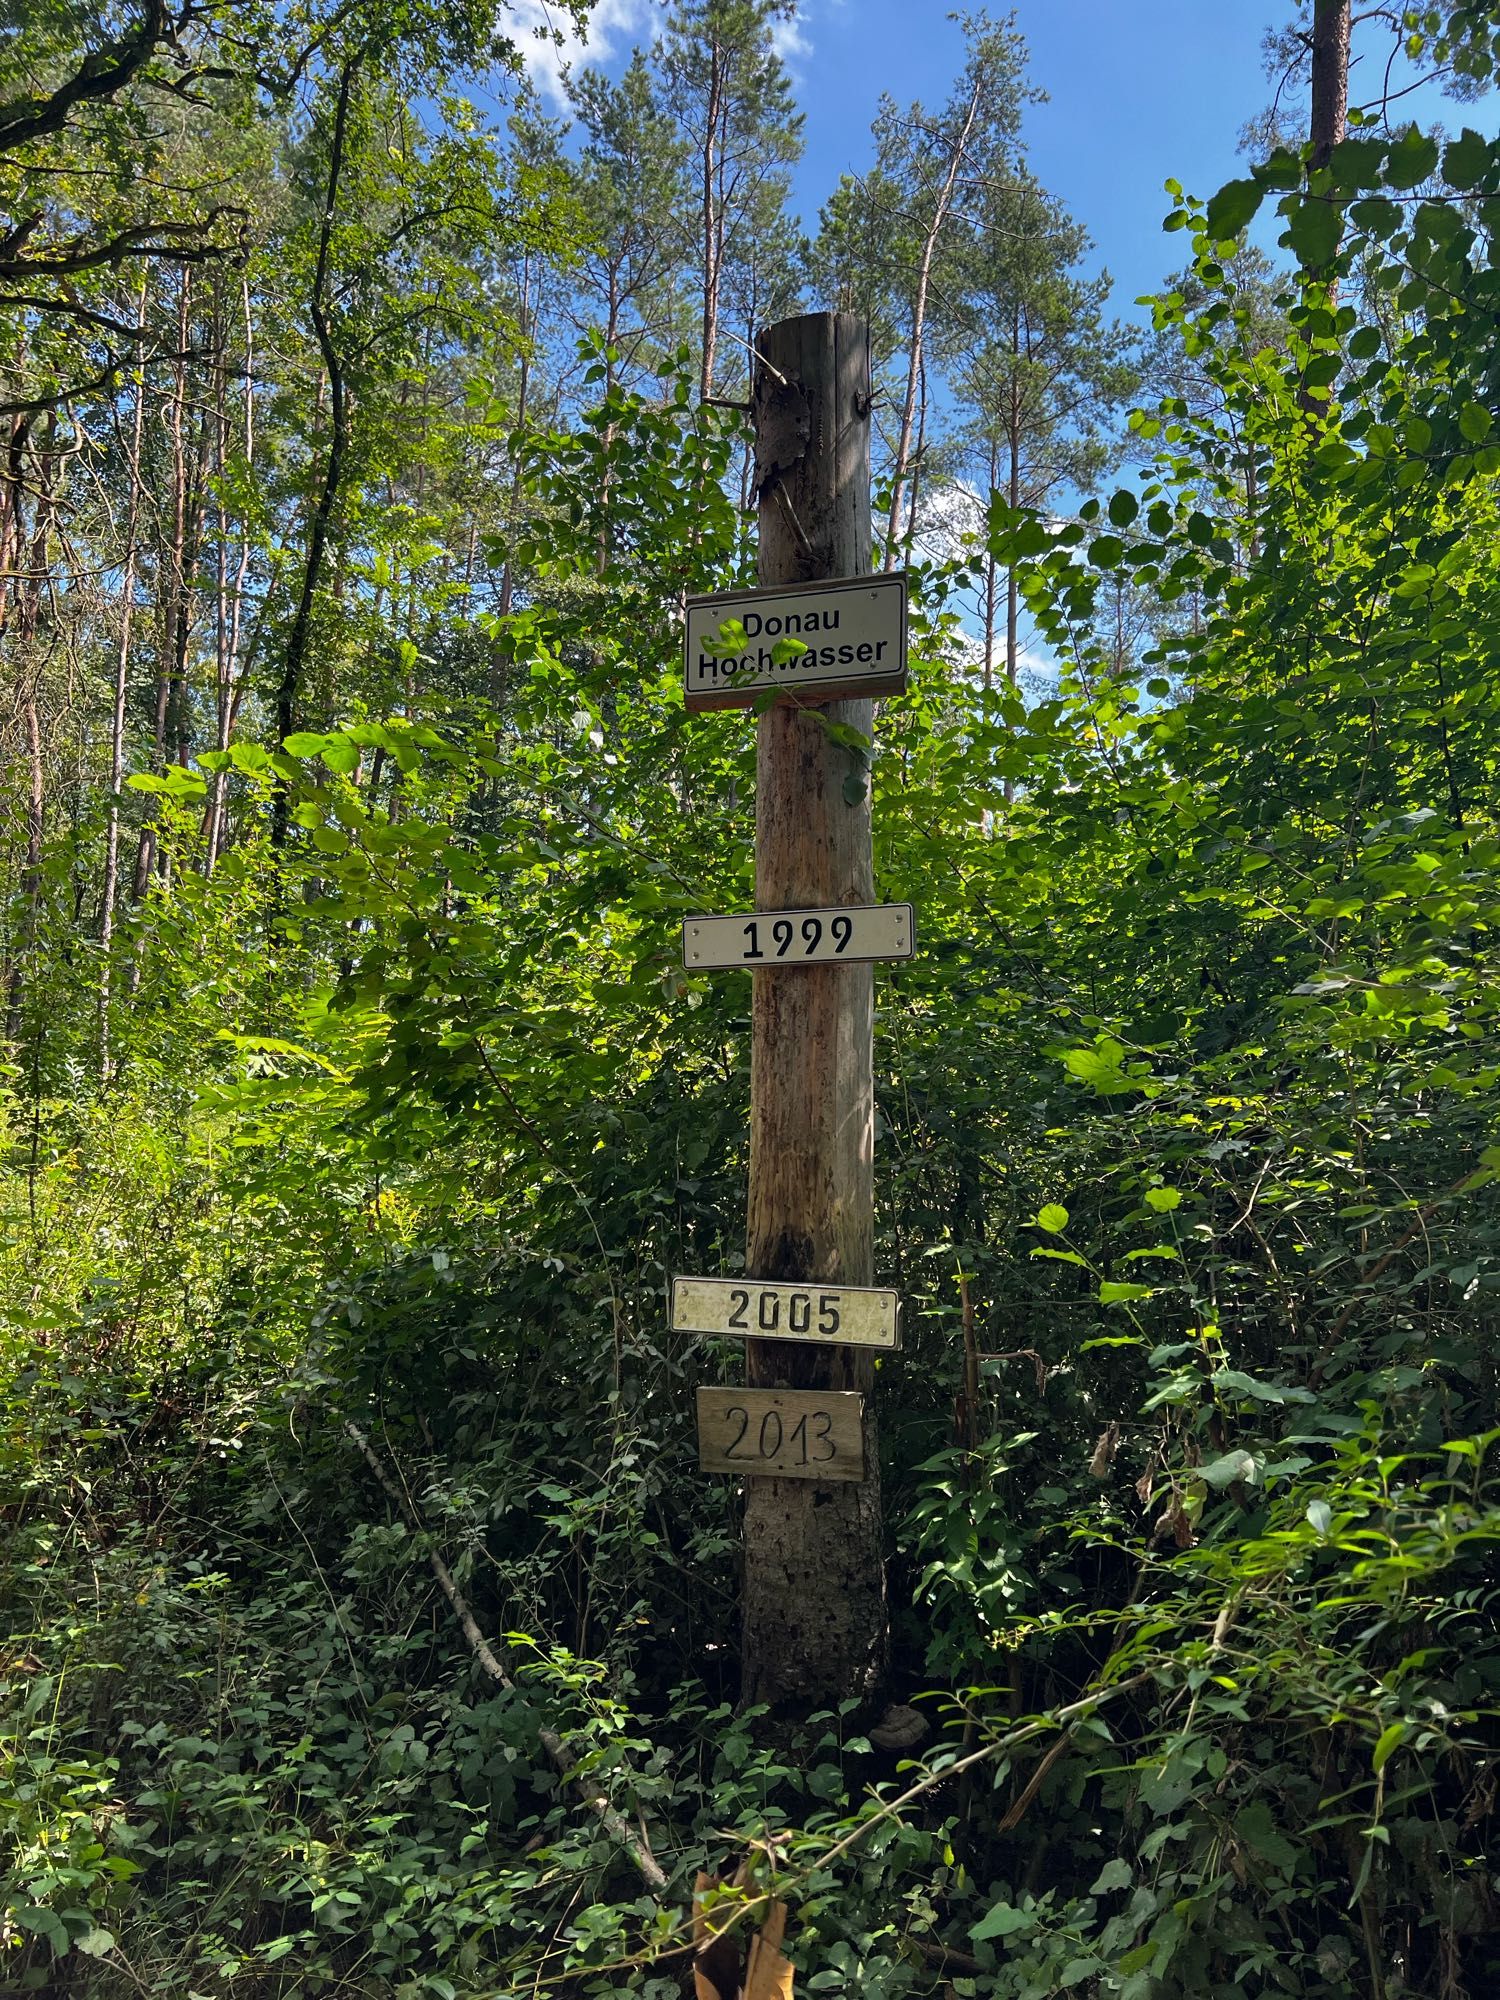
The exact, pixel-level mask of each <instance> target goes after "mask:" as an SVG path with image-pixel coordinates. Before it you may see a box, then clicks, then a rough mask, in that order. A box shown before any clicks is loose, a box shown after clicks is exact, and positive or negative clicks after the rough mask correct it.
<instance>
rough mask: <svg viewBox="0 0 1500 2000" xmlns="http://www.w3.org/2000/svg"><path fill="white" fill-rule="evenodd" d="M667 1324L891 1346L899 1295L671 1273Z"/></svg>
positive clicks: (747, 1335)
mask: <svg viewBox="0 0 1500 2000" xmlns="http://www.w3.org/2000/svg"><path fill="white" fill-rule="evenodd" d="M672 1325H673V1328H674V1329H675V1330H676V1331H677V1332H678V1333H718V1334H725V1335H728V1336H729V1337H730V1338H731V1339H734V1338H741V1337H743V1338H744V1339H746V1340H827V1341H837V1342H840V1343H841V1344H842V1345H844V1346H846V1347H885V1348H896V1347H899V1346H900V1345H901V1298H900V1294H899V1293H897V1292H884V1291H880V1290H878V1289H877V1288H876V1287H875V1286H873V1285H820V1284H816V1283H811V1282H809V1283H808V1284H805V1285H781V1284H775V1285H773V1284H771V1283H769V1282H767V1281H765V1280H762V1279H760V1278H674V1279H673V1280H672Z"/></svg>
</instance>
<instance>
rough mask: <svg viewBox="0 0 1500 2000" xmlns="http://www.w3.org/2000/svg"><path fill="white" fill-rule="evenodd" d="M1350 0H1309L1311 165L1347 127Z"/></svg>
mask: <svg viewBox="0 0 1500 2000" xmlns="http://www.w3.org/2000/svg"><path fill="white" fill-rule="evenodd" d="M1352 12H1353V0H1313V25H1312V124H1311V130H1310V132H1309V135H1308V136H1309V137H1310V138H1311V140H1312V163H1313V166H1314V167H1326V166H1327V164H1328V156H1329V154H1330V153H1331V152H1332V151H1333V149H1334V147H1335V146H1336V145H1338V143H1339V141H1340V140H1341V139H1343V138H1344V137H1345V136H1346V135H1347V133H1348V130H1349V39H1350V31H1351V20H1352Z"/></svg>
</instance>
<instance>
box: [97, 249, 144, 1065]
mask: <svg viewBox="0 0 1500 2000" xmlns="http://www.w3.org/2000/svg"><path fill="white" fill-rule="evenodd" d="M137 319H138V321H139V322H140V324H141V325H142V326H144V324H145V319H146V287H145V285H144V283H143V284H142V286H141V295H140V299H139V301H138V305H137ZM145 423H146V375H145V370H144V369H141V370H140V371H138V373H137V377H136V389H135V418H134V422H133V424H132V426H131V436H130V456H129V458H128V460H127V461H126V471H127V473H128V475H129V478H130V498H129V499H128V500H127V501H126V503H125V561H124V564H123V567H122V570H121V576H120V639H119V644H118V645H117V646H116V648H115V688H114V705H113V707H112V709H111V711H110V719H109V813H108V817H107V819H106V821H105V827H104V893H103V895H102V897H101V898H100V904H99V1074H100V1076H101V1077H102V1078H103V1080H104V1082H106V1083H108V1081H109V1079H110V1077H111V1075H112V1074H113V1071H114V1061H113V1056H112V1053H111V1050H110V1042H109V1028H110V1021H109V1003H110V995H111V990H112V987H113V979H114V967H113V965H112V964H111V962H110V961H111V956H112V952H113V948H114V936H115V904H116V902H117V900H118V898H119V890H120V787H121V786H122V785H123V784H124V782H125V709H126V701H127V697H128V695H129V691H130V637H131V628H132V625H133V623H134V620H135V571H136V556H137V553H138V551H137V549H136V533H137V529H138V527H139V524H140V508H141V439H142V436H143V434H144V431H145Z"/></svg>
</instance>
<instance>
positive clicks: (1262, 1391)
mask: <svg viewBox="0 0 1500 2000" xmlns="http://www.w3.org/2000/svg"><path fill="white" fill-rule="evenodd" d="M1212 1381H1213V1386H1214V1387H1215V1389H1218V1390H1221V1391H1223V1392H1224V1393H1225V1394H1226V1395H1229V1396H1238V1397H1248V1398H1249V1399H1250V1401H1251V1402H1254V1403H1315V1402H1316V1401H1317V1397H1316V1396H1314V1395H1313V1393H1312V1391H1311V1390H1310V1389H1289V1388H1285V1387H1283V1385H1282V1384H1281V1383H1279V1382H1260V1381H1257V1380H1256V1378H1255V1377H1254V1376H1253V1375H1247V1374H1246V1373H1245V1371H1244V1370H1243V1369H1242V1368H1216V1369H1215V1370H1214V1372H1213V1376H1212Z"/></svg>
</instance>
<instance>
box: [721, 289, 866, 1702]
mask: <svg viewBox="0 0 1500 2000" xmlns="http://www.w3.org/2000/svg"><path fill="white" fill-rule="evenodd" d="M752 397H753V407H754V412H755V438H756V480H757V487H758V493H759V505H760V580H761V582H762V583H763V584H778V583H779V584H785V583H805V582H814V581H818V580H821V579H823V578H827V577H841V576H865V575H867V574H868V573H869V570H870V352H869V334H868V329H867V328H866V326H865V323H864V321H863V320H860V319H856V318H855V317H854V316H853V315H852V314H849V313H808V314H806V315H804V316H802V317H800V318H797V319H788V320H782V321H780V322H779V323H778V324H777V325H775V326H773V327H770V328H768V329H766V330H765V331H764V332H762V333H761V335H760V336H759V340H758V343H757V354H756V361H755V374H754V383H753V387H752ZM820 715H821V716H822V717H826V718H827V719H828V720H829V721H831V722H837V723H846V724H850V725H852V726H853V728H855V729H857V730H859V731H860V732H861V733H862V734H863V735H864V736H865V737H869V736H870V735H871V733H872V727H873V716H874V703H873V702H872V701H871V700H869V699H857V700H844V701H833V702H829V703H827V704H826V705H824V706H823V707H822V708H821V709H818V710H804V709H800V708H797V707H793V706H790V705H781V704H779V705H777V706H776V707H774V708H771V709H769V710H768V711H767V712H766V713H765V714H764V715H762V716H761V718H760V722H759V733H758V739H757V752H756V810H755V894H756V905H757V907H758V908H759V909H762V910H777V909H782V910H785V909H799V908H800V909H818V908H828V907H830V906H833V905H837V904H850V903H861V904H863V903H870V902H873V900H874V882H873V864H872V856H871V842H870V800H869V795H868V791H867V790H866V789H864V788H863V783H862V781H863V778H864V773H863V771H862V770H861V769H860V768H859V765H858V761H857V760H856V759H855V758H854V757H852V756H851V754H850V751H849V750H848V748H847V747H845V746H843V745H840V744H838V743H835V742H831V741H830V740H829V738H828V735H827V733H826V731H825V730H824V728H823V727H822V726H821V724H820V720H819V717H820ZM851 778H856V779H858V780H859V781H861V782H860V783H859V784H858V785H856V784H854V783H850V782H849V781H850V780H851ZM753 977H754V982H755V985H754V997H753V1002H752V1029H751V1037H752V1039H751V1058H750V1192H749V1216H748V1224H747V1232H746V1236H747V1241H746V1258H747V1263H746V1269H747V1272H748V1274H749V1275H750V1276H751V1277H756V1278H773V1279H791V1280H797V1279H810V1278H811V1279H826V1280H830V1281H835V1282H838V1283H841V1284H846V1285H869V1284H871V1283H873V1281H874V1275H875V1274H874V1160H873V1152H874V1123H875V1118H874V1074H873V1071H874V1054H873V1040H872V1037H873V993H874V980H873V971H872V968H871V967H870V966H869V965H867V964H866V965H820V966H806V967H799V968H797V969H795V970H792V969H786V968H783V969H776V970H765V971H759V970H758V971H756V972H755V973H754V975H753ZM747 1345H748V1351H747V1357H746V1358H747V1375H748V1380H749V1382H750V1383H751V1384H753V1385H755V1386H756V1387H760V1388H798V1389H857V1390H863V1391H864V1392H865V1399H866V1400H865V1417H864V1424H865V1435H864V1461H865V1477H864V1479H863V1481H862V1482H859V1483H849V1484H842V1483H841V1484H832V1483H829V1484H823V1483H821V1482H818V1481H816V1480H811V1479H759V1478H752V1479H750V1480H749V1481H748V1482H747V1486H746V1501H745V1589H744V1607H745V1629H744V1694H745V1698H746V1700H749V1701H766V1702H770V1703H772V1704H773V1705H780V1706H792V1705H795V1706H800V1705H803V1704H806V1705H809V1706H821V1705H823V1704H825V1703H829V1702H834V1701H838V1700H840V1699H842V1698H843V1697H845V1696H847V1695H866V1696H868V1695H872V1694H874V1693H875V1692H876V1691H877V1690H878V1688H879V1686H880V1684H881V1681H882V1679H883V1676H884V1672H885V1664H886V1646H887V1620H886V1602H885V1572H884V1566H883V1560H882V1548H881V1515H880V1461H879V1455H878V1452H877V1449H876V1437H875V1422H874V1415H873V1407H872V1406H873V1398H872V1396H871V1393H870V1392H871V1389H872V1386H873V1380H874V1362H873V1359H872V1357H871V1355H870V1354H869V1353H868V1351H861V1350H860V1349H858V1348H852V1347H832V1346H824V1345H813V1344H803V1343H801V1342H792V1341H757V1340H751V1341H750V1342H749V1343H748V1344H747Z"/></svg>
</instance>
